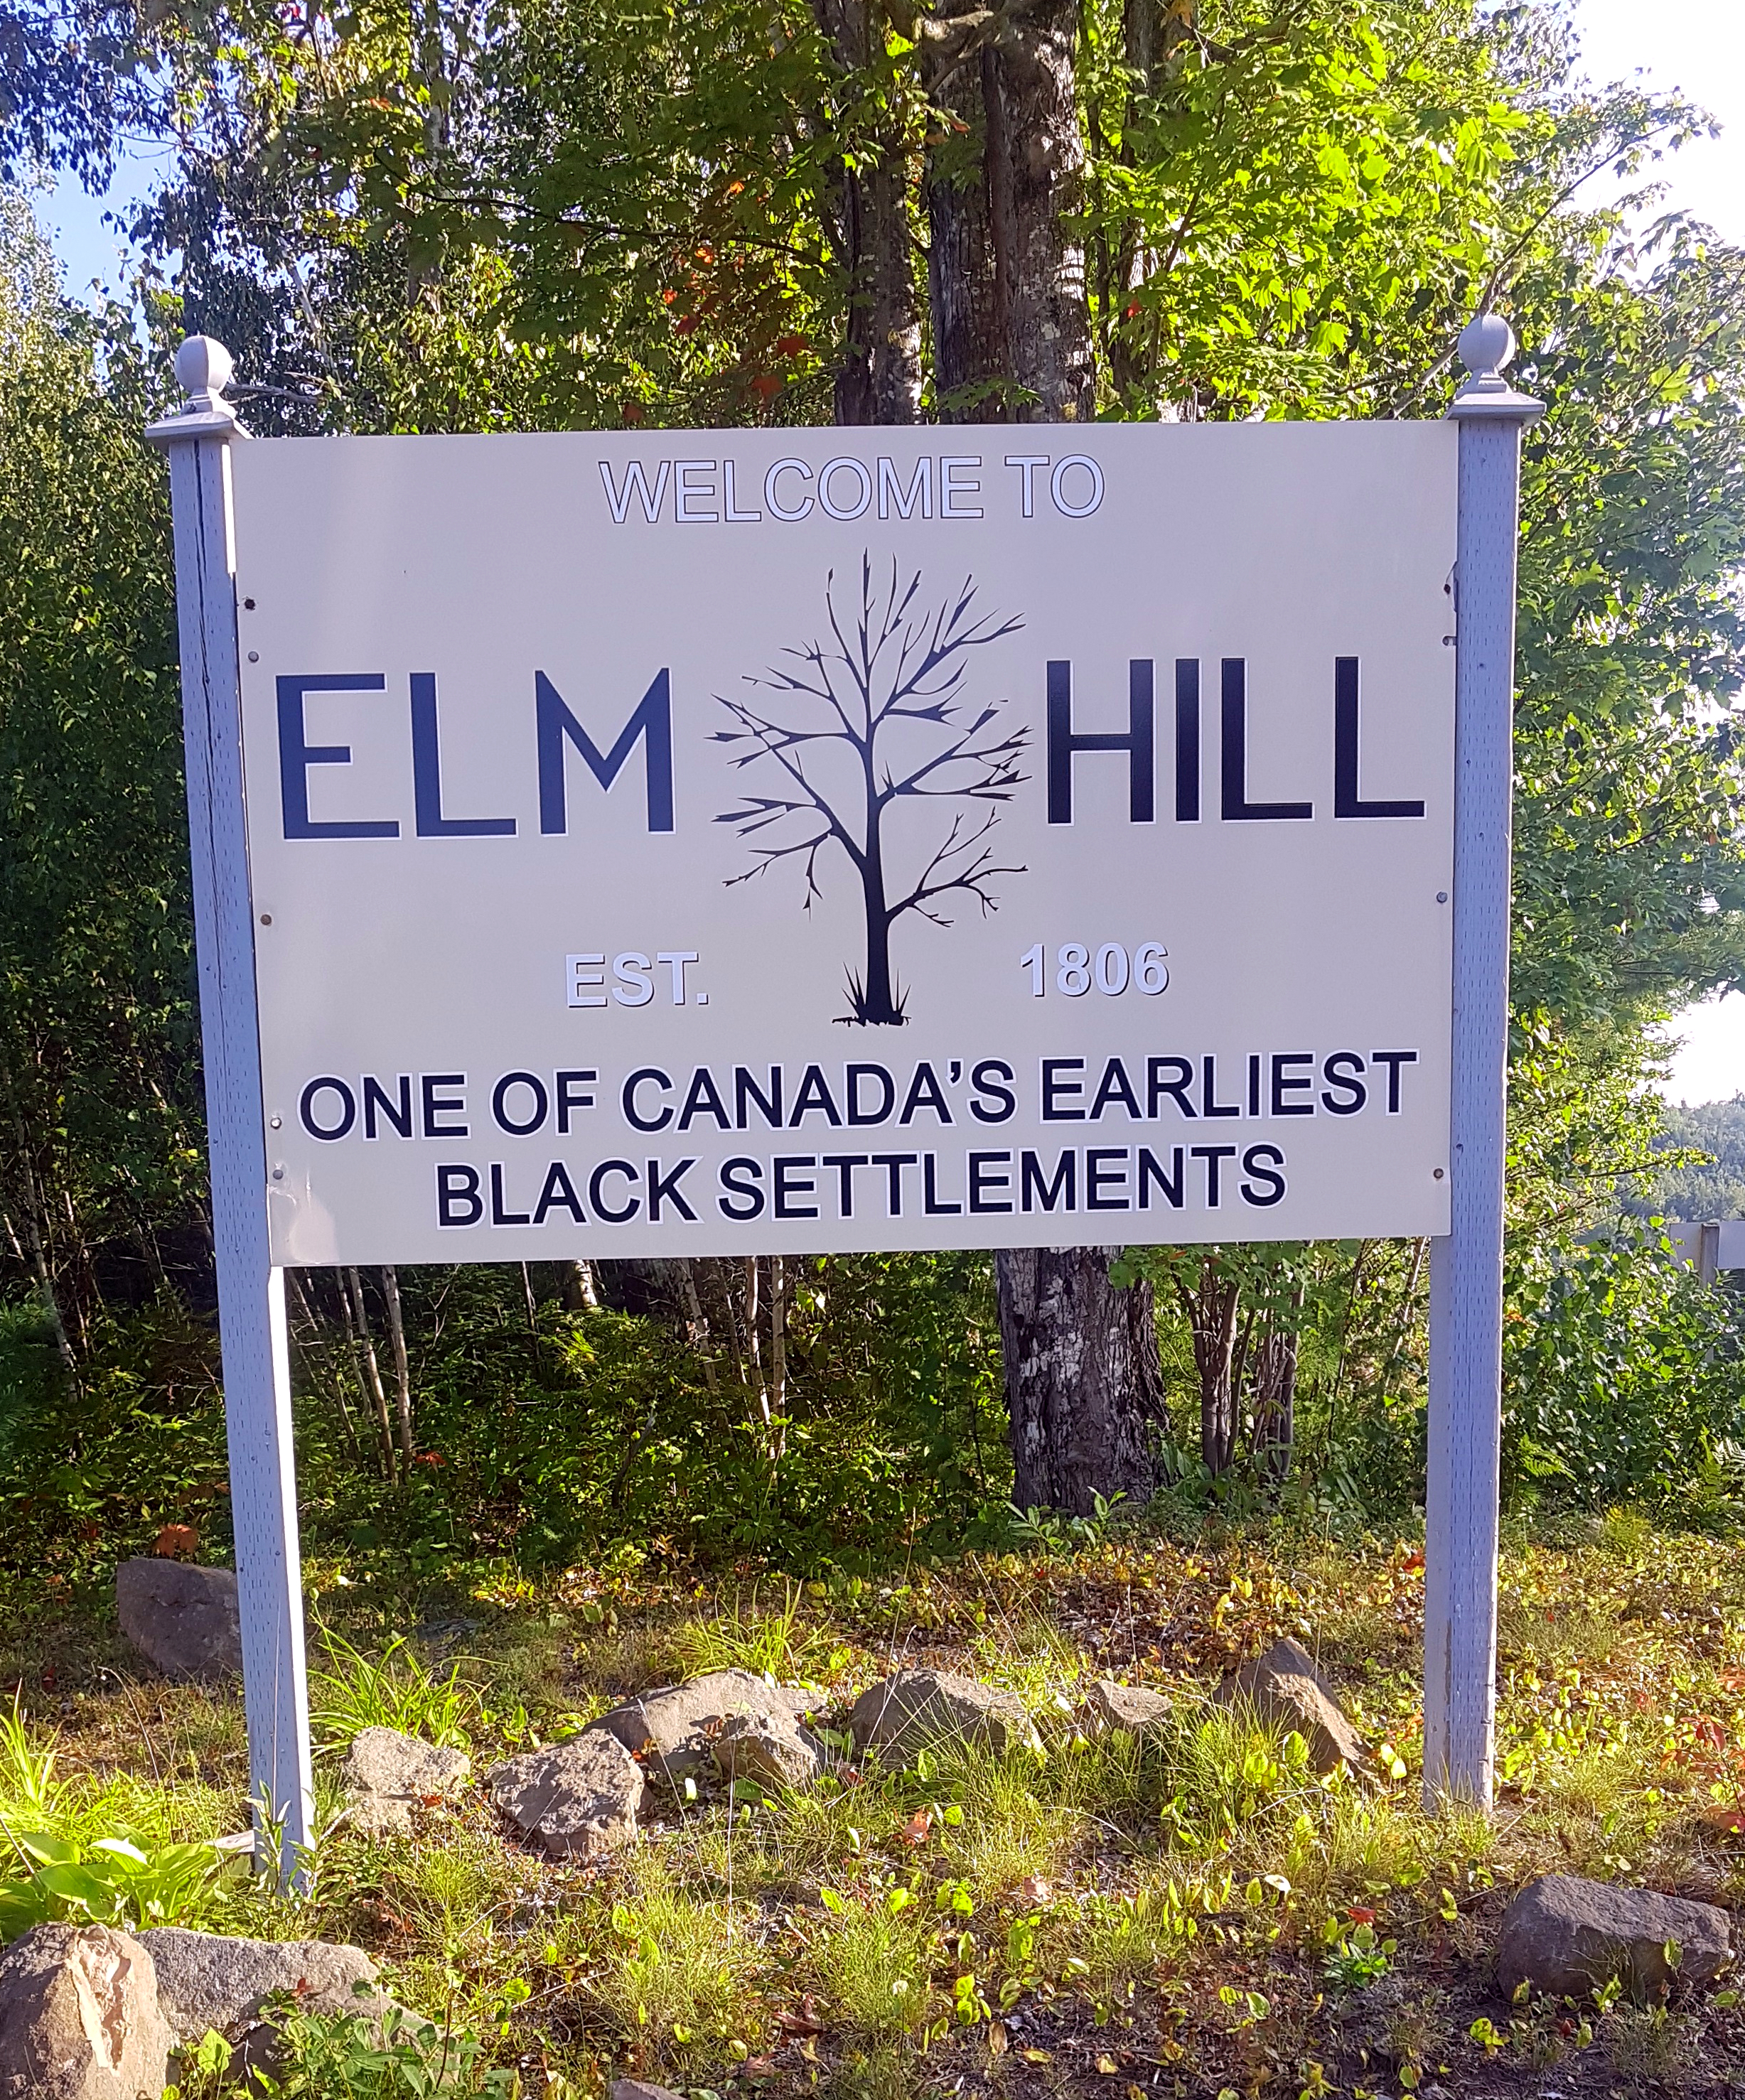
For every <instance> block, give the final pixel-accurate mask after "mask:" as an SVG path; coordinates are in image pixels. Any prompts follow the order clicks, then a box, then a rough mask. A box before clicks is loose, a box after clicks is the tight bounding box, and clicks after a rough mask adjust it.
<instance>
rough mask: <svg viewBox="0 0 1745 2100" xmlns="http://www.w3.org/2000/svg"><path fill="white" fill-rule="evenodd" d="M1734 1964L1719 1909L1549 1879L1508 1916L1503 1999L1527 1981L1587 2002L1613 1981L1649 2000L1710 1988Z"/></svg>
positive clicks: (1574, 1877) (1499, 1951)
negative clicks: (1672, 1950) (1686, 1988)
mask: <svg viewBox="0 0 1745 2100" xmlns="http://www.w3.org/2000/svg"><path fill="white" fill-rule="evenodd" d="M1669 1941H1676V1942H1677V1953H1678V1964H1677V1968H1676V1969H1674V1968H1673V1967H1672V1965H1670V1964H1669V1963H1668V1961H1667V1958H1666V1948H1667V1945H1668V1942H1669ZM1732 1959H1733V1941H1732V1934H1731V1921H1730V1919H1729V1917H1728V1916H1727V1913H1725V1911H1724V1910H1720V1909H1717V1908H1716V1906H1715V1905H1714V1904H1705V1903H1690V1902H1689V1901H1687V1900H1686V1899H1685V1898H1684V1897H1682V1896H1661V1895H1653V1894H1652V1893H1651V1892H1650V1891H1649V1890H1646V1889H1622V1888H1616V1887H1614V1886H1612V1884H1611V1883H1610V1882H1589V1881H1584V1879H1583V1878H1582V1877H1580V1876H1579V1875H1578V1874H1545V1875H1543V1876H1541V1877H1540V1879H1539V1880H1538V1881H1536V1882H1531V1883H1530V1884H1529V1885H1528V1886H1526V1888H1524V1889H1522V1891H1521V1893H1520V1894H1519V1895H1517V1897H1516V1898H1515V1899H1514V1901H1513V1903H1511V1904H1509V1908H1508V1909H1507V1910H1506V1911H1505V1912H1504V1914H1503V1924H1502V1930H1501V1931H1500V1934H1499V1935H1498V1939H1497V1947H1496V1980H1497V1983H1498V1986H1499V1988H1500V1989H1501V1991H1502V1992H1503V1994H1504V1996H1505V1997H1513V1995H1514V1993H1515V1992H1516V1991H1517V1990H1518V1989H1519V1988H1520V1987H1521V1985H1522V1983H1527V1984H1531V1987H1532V1988H1533V1989H1534V1990H1535V1991H1543V1992H1548V1993H1549V1994H1550V1995H1551V1996H1554V1997H1559V1998H1566V1997H1585V1996H1587V1994H1588V1992H1590V1991H1591V1990H1592V1989H1593V1988H1594V1986H1595V1985H1596V1984H1598V1983H1606V1982H1608V1981H1609V1980H1610V1979H1611V1978H1612V1977H1614V1976H1618V1977H1621V1978H1622V1979H1624V1983H1626V1984H1627V1985H1628V1987H1629V1988H1631V1989H1632V1991H1635V1992H1638V1993H1641V1994H1644V1995H1646V1994H1647V1993H1650V1992H1661V1991H1665V1990H1668V1989H1670V1988H1671V1987H1672V1984H1673V1983H1675V1982H1677V1983H1689V1984H1703V1983H1713V1982H1714V1980H1715V1979H1716V1977H1717V1976H1718V1975H1719V1974H1721V1970H1723V1969H1725V1967H1726V1965H1727V1964H1728V1963H1729V1962H1730V1961H1731V1960H1732Z"/></svg>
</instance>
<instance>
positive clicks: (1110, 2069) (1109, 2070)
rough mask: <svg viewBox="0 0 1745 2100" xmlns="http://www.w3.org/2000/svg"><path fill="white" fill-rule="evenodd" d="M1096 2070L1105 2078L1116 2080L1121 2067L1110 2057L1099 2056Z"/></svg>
mask: <svg viewBox="0 0 1745 2100" xmlns="http://www.w3.org/2000/svg"><path fill="white" fill-rule="evenodd" d="M1097 2068H1098V2070H1099V2071H1101V2072H1102V2075H1103V2076H1104V2077H1105V2078H1116V2077H1119V2076H1120V2069H1121V2067H1120V2064H1118V2063H1116V2062H1115V2058H1113V2057H1112V2056H1099V2057H1098V2059H1097Z"/></svg>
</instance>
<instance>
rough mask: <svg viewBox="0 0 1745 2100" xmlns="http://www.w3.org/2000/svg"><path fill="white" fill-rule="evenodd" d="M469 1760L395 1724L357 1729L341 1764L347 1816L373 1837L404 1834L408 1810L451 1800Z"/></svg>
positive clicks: (408, 1821) (461, 1783)
mask: <svg viewBox="0 0 1745 2100" xmlns="http://www.w3.org/2000/svg"><path fill="white" fill-rule="evenodd" d="M471 1770H472V1759H471V1758H469V1757H468V1756H467V1754H466V1751H465V1750H448V1749H440V1748H439V1747H438V1746H437V1745H435V1743H421V1742H420V1741H419V1740H417V1737H416V1736H403V1735H401V1734H400V1731H399V1730H398V1729H397V1728H360V1729H359V1730H358V1732H357V1733H356V1735H355V1736H353V1737H352V1738H351V1747H350V1749H347V1752H346V1759H345V1762H344V1764H343V1765H342V1766H341V1767H340V1777H341V1779H342V1780H343V1781H344V1783H345V1789H346V1798H347V1801H348V1802H350V1803H351V1820H352V1821H353V1822H354V1823H355V1824H356V1825H357V1826H358V1828H359V1829H363V1830H369V1831H373V1832H374V1833H376V1834H377V1835H378V1836H390V1835H392V1836H400V1837H405V1836H409V1835H410V1833H411V1830H412V1811H413V1809H414V1808H420V1807H429V1806H430V1805H431V1804H432V1803H433V1802H438V1801H445V1800H448V1799H450V1798H452V1797H453V1795H455V1794H457V1793H459V1792H460V1790H461V1789H462V1787H463V1786H465V1785H466V1780H467V1776H468V1774H469V1773H470V1771H471Z"/></svg>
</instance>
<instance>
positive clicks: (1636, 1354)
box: [1503, 1223, 1745, 1507]
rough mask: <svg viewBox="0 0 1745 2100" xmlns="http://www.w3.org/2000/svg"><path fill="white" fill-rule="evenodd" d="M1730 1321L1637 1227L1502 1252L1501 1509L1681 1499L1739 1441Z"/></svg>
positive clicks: (1738, 1356)
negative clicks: (1534, 1503)
mask: <svg viewBox="0 0 1745 2100" xmlns="http://www.w3.org/2000/svg"><path fill="white" fill-rule="evenodd" d="M1736 1309H1737V1308H1736V1306H1735V1304H1734V1299H1732V1297H1731V1296H1730V1294H1729V1293H1728V1292H1726V1291H1725V1290H1716V1289H1714V1288H1713V1287H1712V1286H1709V1285H1707V1284H1704V1283H1703V1282H1699V1279H1698V1277H1696V1275H1695V1273H1694V1271H1692V1270H1691V1269H1690V1268H1687V1267H1686V1266H1685V1264H1684V1263H1683V1262H1681V1260H1679V1258H1678V1256H1677V1252H1676V1251H1674V1249H1673V1248H1672V1246H1671V1244H1670V1243H1669V1242H1668V1241H1667V1239H1666V1238H1665V1237H1664V1236H1663V1234H1662V1233H1660V1232H1659V1229H1657V1228H1656V1227H1655V1226H1654V1224H1651V1223H1650V1224H1644V1225H1637V1224H1634V1223H1632V1224H1623V1225H1619V1227H1618V1228H1617V1229H1615V1230H1614V1231H1612V1232H1610V1233H1607V1234H1606V1235H1605V1236H1604V1237H1599V1238H1596V1239H1593V1240H1590V1241H1588V1242H1585V1243H1582V1242H1575V1241H1571V1240H1569V1239H1562V1240H1533V1241H1528V1242H1524V1243H1522V1244H1519V1245H1517V1246H1513V1247H1512V1248H1511V1250H1510V1253H1509V1267H1508V1276H1507V1309H1506V1310H1505V1312H1504V1353H1503V1416H1504V1436H1503V1489H1504V1496H1505V1497H1506V1498H1509V1499H1511V1500H1515V1501H1522V1500H1529V1499H1533V1498H1540V1497H1548V1498H1553V1499H1562V1500H1568V1501H1572V1502H1580V1503H1583V1504H1585V1505H1587V1506H1588V1507H1594V1506H1597V1505H1600V1504H1603V1503H1606V1502H1630V1501H1637V1500H1640V1501H1645V1502H1659V1503H1666V1502H1674V1501H1677V1500H1680V1499H1682V1498H1685V1496H1686V1495H1687V1494H1688V1493H1689V1490H1690V1487H1691V1485H1692V1483H1693V1482H1695V1481H1698V1480H1700V1479H1702V1478H1703V1476H1705V1475H1707V1474H1710V1473H1711V1472H1712V1471H1713V1469H1714V1468H1715V1467H1716V1464H1717V1462H1721V1461H1723V1460H1725V1458H1726V1457H1727V1456H1728V1455H1729V1449H1730V1446H1733V1445H1736V1444H1737V1443H1738V1440H1739V1439H1740V1438H1741V1436H1742V1434H1745V1357H1742V1353H1741V1349H1740V1335H1739V1330H1738V1326H1737V1325H1736V1324H1735V1315H1736Z"/></svg>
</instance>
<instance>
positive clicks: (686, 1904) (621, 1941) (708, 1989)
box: [589, 1852, 749, 2049]
mask: <svg viewBox="0 0 1745 2100" xmlns="http://www.w3.org/2000/svg"><path fill="white" fill-rule="evenodd" d="M748 1967H749V1948H748V1946H747V1943H746V1941H745V1939H744V1933H743V1930H742V1928H741V1926H740V1924H739V1921H737V1920H736V1917H735V1916H734V1914H733V1913H732V1911H731V1910H730V1908H728V1906H727V1904H725V1903H724V1902H722V1901H719V1900H714V1899H709V1898H707V1897H703V1898H700V1897H699V1896H697V1895H695V1894H694V1893H693V1892H692V1891H691V1890H690V1889H689V1888H687V1886H685V1885H684V1884H683V1882H681V1881H680V1880H679V1879H678V1877H675V1876H674V1873H673V1872H672V1869H671V1868H670V1867H669V1865H668V1864H667V1863H666V1862H665V1860H662V1859H660V1857H658V1856H657V1855H655V1854H653V1853H652V1852H644V1853H642V1854H639V1855H637V1856H636V1857H635V1858H634V1860H632V1861H631V1862H630V1868H629V1871H628V1873H627V1876H626V1879H625V1885H624V1886H623V1888H622V1890H621V1894H620V1895H619V1897H618V1899H617V1901H616V1902H615V1903H614V1904H612V1912H611V1920H610V1930H609V1932H608V1933H607V1935H606V1936H605V1939H604V1943H603V1947H602V1948H600V1950H599V1966H598V1968H597V1969H596V1970H595V1972H594V1974H593V1975H592V1977H591V1978H590V1983H589V1988H590V1991H591V1992H592V1994H593V1995H594V1997H595V1998H596V1999H597V2000H598V2001H599V2004H600V2005H601V2006H602V2007H603V2010H605V2012H606V2013H607V2015H608V2017H609V2018H611V2020H612V2023H613V2024H614V2026H615V2027H617V2028H618V2029H619V2031H620V2032H621V2033H623V2034H624V2035H625V2036H629V2037H631V2038H634V2037H637V2036H647V2038H648V2039H649V2040H651V2041H653V2042H654V2043H656V2044H657V2045H663V2046H664V2045H669V2044H675V2045H678V2047H679V2048H680V2049H688V2048H690V2047H691V2046H693V2045H703V2044H705V2043H707V2044H709V2045H713V2046H714V2047H715V2048H716V2049H719V2046H720V2045H721V2043H722V2041H723V2040H727V2039H729V2038H731V2037H732V2036H736V2034H737V2032H738V2023H739V2021H740V2016H741V2012H742V2006H743V1995H744V1983H745V1980H746V1975H747V1970H748Z"/></svg>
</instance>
